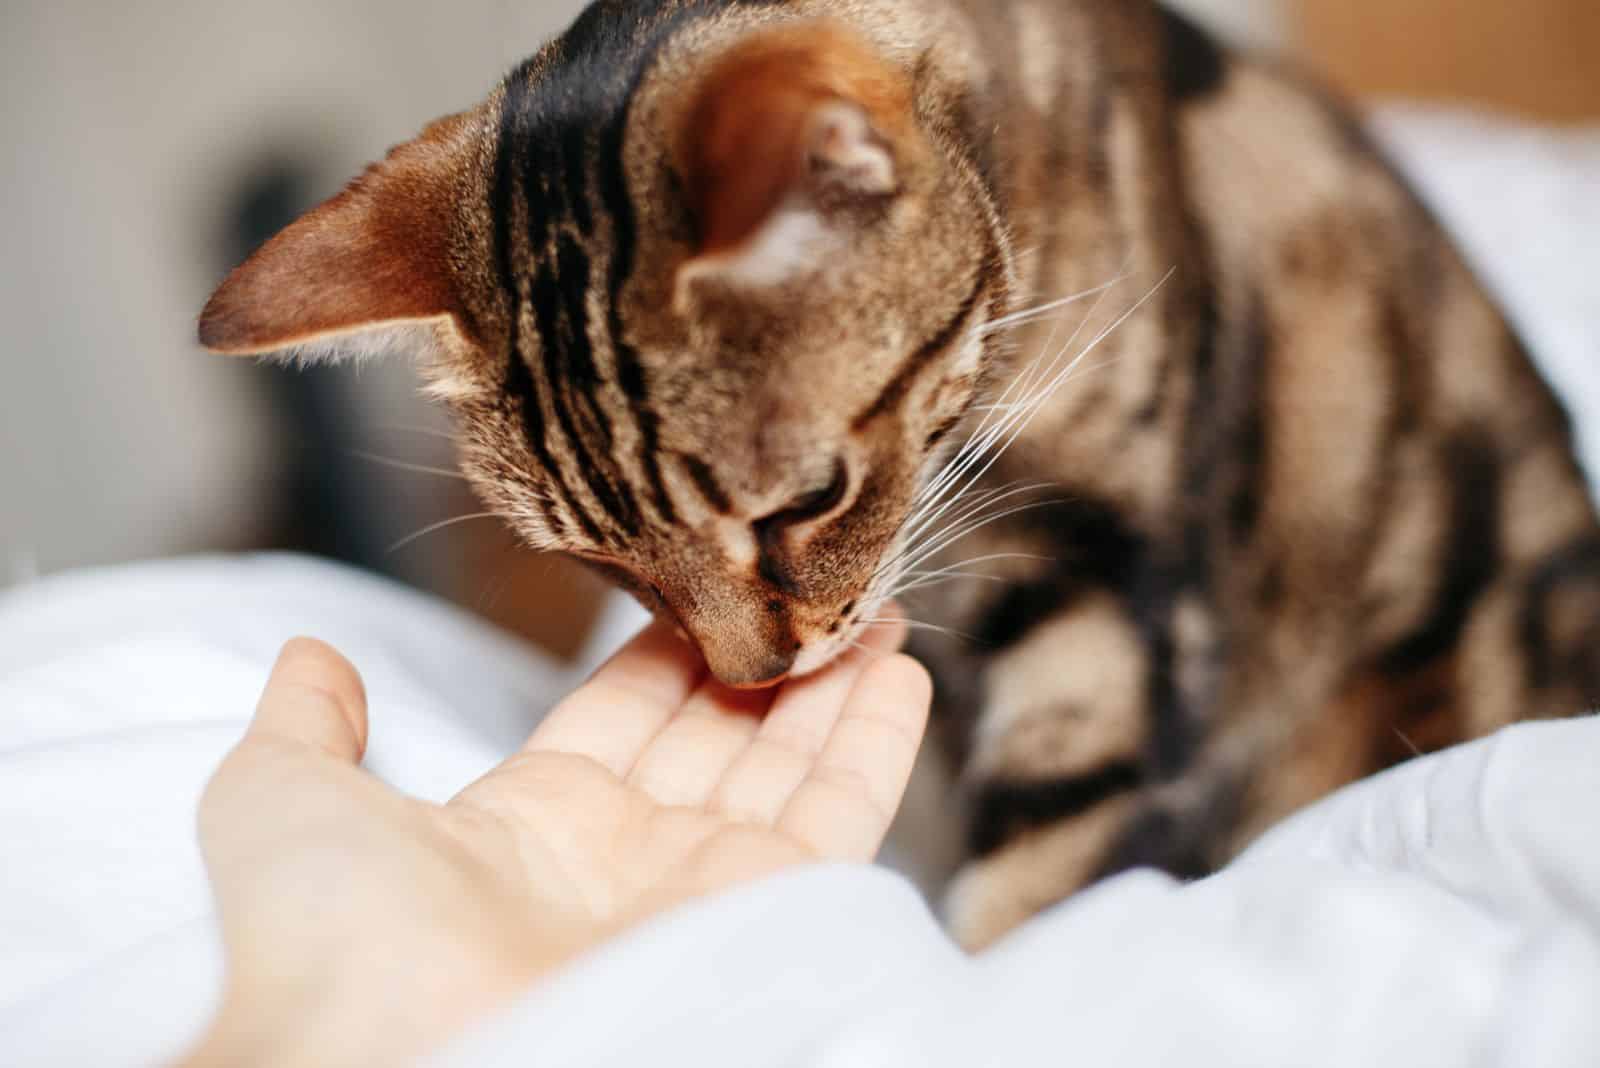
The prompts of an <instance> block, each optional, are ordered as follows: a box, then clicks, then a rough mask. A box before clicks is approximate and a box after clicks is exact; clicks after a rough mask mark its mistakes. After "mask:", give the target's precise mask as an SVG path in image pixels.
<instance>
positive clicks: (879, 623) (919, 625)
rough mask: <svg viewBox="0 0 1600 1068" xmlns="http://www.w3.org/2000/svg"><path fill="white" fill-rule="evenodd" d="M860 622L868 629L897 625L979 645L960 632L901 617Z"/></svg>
mask: <svg viewBox="0 0 1600 1068" xmlns="http://www.w3.org/2000/svg"><path fill="white" fill-rule="evenodd" d="M861 622H862V623H863V624H865V625H866V626H868V627H892V626H895V625H897V624H898V625H901V626H905V627H909V628H910V629H912V630H925V631H930V632H932V633H935V634H943V635H945V636H947V637H951V638H960V639H961V640H962V641H967V642H972V643H973V644H974V645H978V644H981V643H980V642H979V641H978V639H977V638H975V637H973V636H972V635H971V634H966V633H963V632H962V631H959V630H955V629H953V628H951V627H941V626H938V625H936V624H933V623H924V622H922V621H921V620H918V619H905V618H903V617H900V616H896V617H894V618H892V619H864V620H862V621H861Z"/></svg>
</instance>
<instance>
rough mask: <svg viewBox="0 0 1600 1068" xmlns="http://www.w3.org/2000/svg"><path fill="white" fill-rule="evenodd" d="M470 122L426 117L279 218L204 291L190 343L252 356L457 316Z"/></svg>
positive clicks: (466, 117)
mask: <svg viewBox="0 0 1600 1068" xmlns="http://www.w3.org/2000/svg"><path fill="white" fill-rule="evenodd" d="M475 131H476V124H475V122H474V114H473V113H471V112H466V113H462V114H459V115H453V116H450V117H449V118H445V119H441V120H439V121H438V122H435V123H433V124H432V125H430V126H429V127H428V128H427V129H426V130H424V131H423V133H422V134H421V136H419V137H418V138H417V139H416V140H414V141H409V142H407V143H406V144H403V145H400V146H398V147H397V148H394V149H393V150H391V151H390V152H389V154H388V156H387V157H386V158H385V159H384V160H383V161H382V162H380V163H376V164H374V165H373V166H371V167H369V168H368V169H367V171H366V173H365V174H363V175H361V176H360V177H359V178H357V179H356V180H355V181H353V182H351V183H350V185H349V186H348V187H346V189H345V190H344V191H343V192H342V193H340V194H338V195H337V196H335V197H334V198H333V199H331V200H329V201H328V202H327V203H325V204H323V205H322V206H321V207H318V208H316V209H314V210H312V211H311V212H309V213H307V214H306V215H304V216H303V217H301V218H300V219H299V220H297V221H296V222H294V223H292V224H290V225H289V226H288V227H287V228H286V229H284V230H283V231H282V232H281V233H279V234H278V235H277V236H276V237H274V238H272V239H271V240H270V241H268V242H267V243H266V244H265V245H263V246H262V247H261V248H260V249H258V250H257V251H256V252H255V253H254V254H253V255H251V256H250V258H249V259H247V260H246V261H245V262H244V263H243V264H241V265H240V266H239V267H237V268H236V269H235V270H234V271H233V272H232V273H231V274H230V275H229V276H228V277H227V279H226V280H225V281H224V282H223V283H222V285H221V286H220V287H218V289H217V291H216V292H215V293H214V294H212V296H211V299H210V301H208V302H207V304H206V307H205V310H204V311H203V312H201V314H200V322H199V336H200V343H201V344H202V345H204V346H205V347H206V348H208V349H210V350H212V351H213V352H220V353H225V354H230V355H256V354H261V353H268V352H275V351H279V350H284V349H296V348H305V347H323V346H329V345H330V344H331V343H333V342H336V341H337V340H338V339H339V338H341V337H345V336H348V335H352V334H366V333H368V332H389V333H392V332H393V331H394V329H395V328H404V327H407V326H425V325H427V324H430V323H439V322H444V321H449V320H452V319H454V320H459V319H460V318H461V317H462V315H463V314H464V313H463V307H462V304H461V300H460V298H459V296H458V289H457V286H456V282H455V278H454V273H453V270H452V267H451V259H452V256H451V241H452V232H453V229H454V222H453V220H454V219H455V216H456V212H457V210H458V205H459V203H460V198H461V196H462V190H463V184H464V183H463V173H464V169H465V168H466V167H468V166H469V165H470V161H471V159H472V158H473V152H472V139H473V137H474V136H475ZM374 336H377V334H376V333H375V334H374Z"/></svg>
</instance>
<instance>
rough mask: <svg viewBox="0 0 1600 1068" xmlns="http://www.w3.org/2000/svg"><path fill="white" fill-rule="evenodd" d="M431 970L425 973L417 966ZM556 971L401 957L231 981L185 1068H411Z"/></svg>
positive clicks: (429, 955)
mask: <svg viewBox="0 0 1600 1068" xmlns="http://www.w3.org/2000/svg"><path fill="white" fill-rule="evenodd" d="M423 961H425V962H427V963H426V966H425V967H422V966H419V965H418V964H417V962H423ZM556 963H558V962H549V963H547V962H545V961H544V960H542V959H541V960H531V961H521V960H519V961H516V962H515V963H512V962H510V961H506V960H497V959H482V958H472V959H470V960H469V959H466V957H465V956H464V955H452V954H448V953H440V952H438V951H437V950H431V951H426V952H422V951H419V952H415V953H413V952H404V953H402V952H399V951H396V952H394V953H393V955H392V956H387V957H385V958H383V959H377V958H374V957H372V956H370V955H369V956H365V957H362V958H346V959H345V960H344V961H343V962H335V963H333V964H332V965H330V966H329V967H326V968H321V969H308V970H305V971H301V972H299V973H297V974H294V975H284V974H271V973H264V972H261V971H254V972H252V971H250V970H247V969H234V970H232V971H231V972H230V976H229V981H228V986H227V990H226V993H225V995H224V997H223V1001H222V1004H221V1006H220V1008H219V1009H218V1012H217V1014H216V1017H215V1019H214V1021H213V1023H212V1025H211V1027H210V1028H209V1030H208V1031H207V1032H206V1034H205V1036H204V1037H203V1038H202V1039H201V1041H200V1043H199V1044H198V1045H197V1047H196V1048H195V1049H194V1050H193V1051H192V1052H191V1053H190V1054H189V1055H188V1056H187V1057H186V1058H184V1060H183V1061H182V1062H180V1063H181V1065H182V1066H183V1068H212V1066H219V1068H220V1066H223V1065H227V1066H229V1068H302V1066H304V1068H320V1066H324V1065H329V1064H339V1065H350V1066H363V1065H374V1066H377V1065H384V1066H388V1065H395V1064H405V1063H410V1062H412V1061H414V1060H417V1059H419V1058H421V1057H423V1056H426V1055H427V1054H428V1053H430V1052H431V1051H433V1050H434V1049H436V1048H438V1047H440V1046H442V1045H444V1044H445V1043H447V1042H448V1041H450V1040H451V1039H452V1038H453V1037H455V1036H456V1035H457V1034H459V1033H460V1032H462V1031H464V1030H465V1029H467V1028H469V1027H471V1026H472V1025H473V1024H474V1023H476V1022H477V1021H478V1020H480V1019H483V1018H485V1017H487V1016H489V1015H491V1014H492V1013H493V1012H495V1011H496V1010H497V1009H499V1008H501V1007H503V1006H504V1005H506V1004H508V1003H509V1002H511V1001H512V1000H513V999H514V998H516V997H517V996H518V995H519V994H521V993H522V992H523V991H525V990H526V989H527V988H528V987H529V986H530V985H532V984H533V983H534V982H535V981H536V980H537V979H538V978H539V977H540V976H541V975H543V974H546V973H547V972H548V971H549V970H551V969H552V968H553V967H555V965H556Z"/></svg>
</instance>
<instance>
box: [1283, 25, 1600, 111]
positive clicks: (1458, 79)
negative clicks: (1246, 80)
mask: <svg viewBox="0 0 1600 1068" xmlns="http://www.w3.org/2000/svg"><path fill="white" fill-rule="evenodd" d="M1293 6H1294V9H1295V10H1294V12H1293V19H1294V35H1295V38H1296V42H1297V45H1298V50H1299V51H1300V52H1301V53H1302V54H1303V55H1305V56H1306V57H1308V58H1309V59H1310V60H1311V61H1312V63H1313V64H1314V65H1316V66H1317V67H1319V68H1320V69H1321V70H1322V71H1323V72H1324V73H1325V74H1327V75H1328V76H1329V77H1330V78H1332V79H1333V81H1334V82H1335V83H1337V84H1338V85H1339V86H1340V87H1341V88H1343V89H1345V90H1346V91H1348V92H1351V93H1354V94H1355V95H1357V96H1359V97H1363V98H1375V97H1391V98H1392V97H1404V98H1409V99H1414V100H1428V101H1446V102H1456V103H1463V104H1474V105H1479V106H1484V107H1489V108H1492V109H1494V110H1497V111H1503V112H1509V113H1511V114H1516V115H1522V116H1526V117H1530V118H1537V119H1546V120H1551V121H1558V122H1574V121H1582V120H1585V119H1593V118H1596V117H1597V116H1600V3H1596V0H1382V2H1381V3H1380V2H1366V3H1352V2H1351V0H1295V2H1294V5H1293Z"/></svg>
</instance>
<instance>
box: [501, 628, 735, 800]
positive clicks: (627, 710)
mask: <svg viewBox="0 0 1600 1068" xmlns="http://www.w3.org/2000/svg"><path fill="white" fill-rule="evenodd" d="M705 672H706V667H705V662H704V661H703V660H702V659H701V658H700V654H699V653H698V652H697V651H696V650H695V649H694V648H693V647H692V646H691V645H690V644H689V643H688V642H686V641H684V640H683V639H682V638H681V637H679V636H678V635H677V634H676V633H674V632H673V630H672V628H671V626H669V625H668V624H665V623H662V622H659V621H658V622H655V623H652V624H651V625H650V626H649V627H646V628H645V630H644V631H643V632H642V633H641V634H639V636H638V637H636V638H634V639H633V641H631V642H629V643H628V644H627V645H626V646H624V647H623V648H622V651H621V652H619V653H618V654H617V655H616V656H614V657H612V658H611V660H610V661H609V662H607V663H606V665H605V666H604V667H602V668H601V669H600V670H599V671H597V672H595V674H594V677H593V678H591V679H590V680H589V681H588V682H586V683H584V684H583V686H581V687H580V688H579V689H578V690H577V691H575V692H574V693H573V694H572V695H571V696H569V697H568V698H567V699H566V700H564V701H562V702H561V703H560V704H559V705H557V706H556V707H555V709H554V710H553V711H552V712H551V713H550V714H549V715H548V716H546V717H545V720H544V722H543V723H541V724H540V725H539V727H538V729H537V730H535V731H534V732H533V735H532V736H531V737H530V738H529V739H528V741H527V744H526V745H525V746H524V747H523V748H524V750H525V751H526V752H560V753H576V754H579V755H582V756H587V757H589V758H590V759H592V760H595V761H597V762H598V763H600V764H601V765H603V766H604V767H606V768H608V769H609V770H610V771H612V772H613V773H614V774H616V775H617V776H618V777H621V776H623V775H626V774H627V773H628V769H629V768H631V767H633V764H634V761H636V760H637V759H638V757H639V754H640V753H641V752H643V750H644V747H645V746H646V745H648V744H649V742H650V741H651V739H653V738H654V737H655V736H656V734H657V733H658V732H659V731H660V730H661V728H662V727H663V726H665V725H666V723H667V721H668V720H670V719H671V718H672V717H673V715H675V714H676V713H677V712H678V710H679V709H680V708H682V707H683V703H684V702H685V701H687V700H688V699H689V695H690V694H692V693H693V692H694V691H695V688H696V687H697V686H699V685H700V682H701V680H702V679H703V678H704V677H705Z"/></svg>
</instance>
